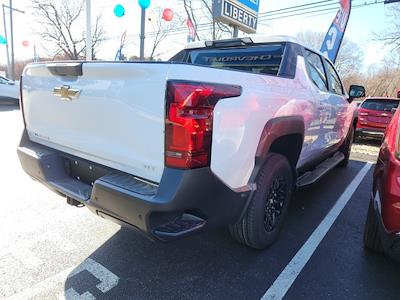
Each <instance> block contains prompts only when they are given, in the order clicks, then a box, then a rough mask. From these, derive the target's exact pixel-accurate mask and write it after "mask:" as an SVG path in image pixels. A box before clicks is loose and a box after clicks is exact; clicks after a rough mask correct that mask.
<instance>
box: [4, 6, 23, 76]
mask: <svg viewBox="0 0 400 300" xmlns="http://www.w3.org/2000/svg"><path fill="white" fill-rule="evenodd" d="M9 3H10V5H9V6H7V5H4V4H3V5H2V6H3V18H4V33H5V37H4V38H5V39H6V40H7V44H6V50H7V73H8V74H7V75H8V76H9V78H10V79H12V80H15V61H14V23H13V12H14V11H16V12H19V13H21V14H24V13H25V12H24V11H23V10H19V9H16V8H13V6H12V5H13V4H12V0H10V2H9ZM6 8H8V9H9V10H10V36H11V38H10V43H11V63H10V56H9V51H8V39H7V23H6V13H5V9H6Z"/></svg>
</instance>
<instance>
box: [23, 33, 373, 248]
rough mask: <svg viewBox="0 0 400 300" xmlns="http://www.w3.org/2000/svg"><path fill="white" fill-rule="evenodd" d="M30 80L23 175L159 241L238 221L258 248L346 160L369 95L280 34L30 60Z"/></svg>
mask: <svg viewBox="0 0 400 300" xmlns="http://www.w3.org/2000/svg"><path fill="white" fill-rule="evenodd" d="M21 85H22V89H21V90H22V93H21V106H22V112H23V116H24V122H25V131H24V133H23V136H22V139H21V142H20V145H19V147H18V155H19V158H20V161H21V164H22V167H23V168H24V170H25V171H26V172H27V173H28V174H29V175H30V176H31V177H33V178H34V179H36V180H38V181H40V182H41V183H43V184H45V185H46V186H47V187H49V188H50V189H52V190H53V191H56V192H57V193H59V194H61V195H63V196H66V198H67V202H68V203H69V204H72V205H76V206H87V207H88V208H89V209H90V210H92V211H93V212H94V213H95V214H97V215H99V216H101V217H103V218H107V219H111V220H113V221H115V222H117V223H119V224H122V225H126V226H129V227H132V228H134V229H137V230H138V231H139V232H141V233H144V234H145V235H146V236H148V237H150V238H152V239H154V240H161V241H167V240H172V239H176V238H180V237H184V236H188V235H191V234H194V233H196V232H199V231H202V230H205V229H210V228H215V227H221V226H227V227H228V226H229V227H230V231H231V233H232V236H233V237H234V238H235V239H237V240H238V241H239V242H241V243H243V244H245V245H248V246H250V247H253V248H258V249H262V248H265V247H267V246H268V245H270V244H271V243H272V242H273V241H274V240H275V239H276V238H277V236H278V234H279V231H280V228H281V226H282V221H283V219H284V217H285V213H286V211H287V208H288V205H289V201H290V198H291V195H292V192H293V191H294V189H295V188H296V187H302V186H306V185H309V184H312V183H314V182H316V181H317V180H318V179H319V178H320V177H321V176H322V175H324V174H325V173H326V172H327V171H329V170H330V169H332V168H333V167H335V166H336V165H343V166H344V165H346V164H347V162H348V159H349V153H350V148H351V144H352V140H353V133H354V124H356V123H355V122H356V120H355V118H356V114H355V105H353V104H351V100H352V99H353V98H355V97H360V96H363V94H364V93H365V91H364V88H363V87H361V86H352V87H351V90H350V95H351V97H350V96H348V94H347V93H346V92H345V90H344V89H343V85H342V83H341V81H340V79H339V76H338V75H337V73H336V71H335V69H334V67H333V65H332V63H331V62H330V61H328V60H327V59H326V58H324V57H323V56H322V55H321V54H320V53H318V52H315V51H312V50H310V49H308V48H307V47H304V46H302V45H301V44H299V43H298V42H297V41H296V40H294V39H292V38H289V37H283V36H276V37H260V36H254V37H246V38H238V39H232V40H221V41H210V42H199V43H193V44H191V45H189V46H187V47H186V48H185V49H184V50H182V51H181V52H179V53H178V54H177V55H175V56H174V57H173V58H172V59H171V60H170V61H169V62H124V63H115V62H51V63H36V64H30V65H29V66H27V67H26V68H25V70H24V72H23V75H22V80H21Z"/></svg>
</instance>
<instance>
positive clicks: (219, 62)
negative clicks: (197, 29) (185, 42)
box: [190, 43, 285, 76]
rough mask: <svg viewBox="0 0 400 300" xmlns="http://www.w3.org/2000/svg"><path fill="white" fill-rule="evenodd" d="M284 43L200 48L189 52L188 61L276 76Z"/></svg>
mask: <svg viewBox="0 0 400 300" xmlns="http://www.w3.org/2000/svg"><path fill="white" fill-rule="evenodd" d="M284 51H285V44H280V43H279V44H270V45H264V46H257V47H246V48H221V49H201V50H193V51H191V52H190V62H191V63H193V64H195V65H203V66H209V67H214V68H222V69H231V70H239V71H246V72H251V73H256V74H266V75H274V76H277V75H278V73H279V68H280V66H281V63H282V57H283V55H284Z"/></svg>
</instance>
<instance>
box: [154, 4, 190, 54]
mask: <svg viewBox="0 0 400 300" xmlns="http://www.w3.org/2000/svg"><path fill="white" fill-rule="evenodd" d="M163 11H164V9H163V8H161V7H156V8H154V9H153V10H152V11H151V13H150V15H152V17H151V19H150V20H149V21H151V24H152V26H153V32H154V33H153V34H152V35H150V38H152V39H153V44H152V48H151V52H150V56H149V59H150V60H153V59H154V56H155V54H156V50H157V48H158V46H159V45H160V44H161V43H162V42H163V41H164V40H165V39H166V38H167V36H168V34H169V31H170V30H173V29H174V28H177V27H178V26H180V25H181V24H182V23H183V22H184V20H183V18H181V17H180V16H179V15H178V14H176V13H175V15H174V17H173V19H172V20H171V21H165V20H164V19H163V18H162V15H163Z"/></svg>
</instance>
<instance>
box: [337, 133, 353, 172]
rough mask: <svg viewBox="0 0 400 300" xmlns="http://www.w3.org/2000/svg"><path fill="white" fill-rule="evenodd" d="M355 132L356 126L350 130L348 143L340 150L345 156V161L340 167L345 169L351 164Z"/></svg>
mask: <svg viewBox="0 0 400 300" xmlns="http://www.w3.org/2000/svg"><path fill="white" fill-rule="evenodd" d="M354 131H355V129H354V126H352V127H351V128H350V130H349V133H348V134H347V138H346V141H345V142H344V144H343V145H342V146H341V147H340V149H339V151H340V152H342V153H343V154H344V160H343V161H341V162H340V164H339V167H342V168H343V167H346V166H347V165H348V164H349V160H350V153H351V147H352V146H353V141H354V140H355V135H354V134H355V132H354Z"/></svg>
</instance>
